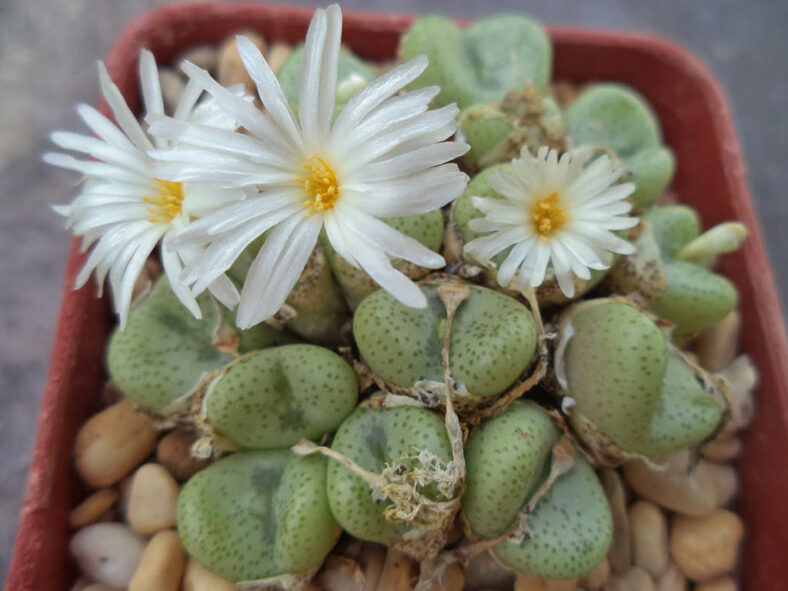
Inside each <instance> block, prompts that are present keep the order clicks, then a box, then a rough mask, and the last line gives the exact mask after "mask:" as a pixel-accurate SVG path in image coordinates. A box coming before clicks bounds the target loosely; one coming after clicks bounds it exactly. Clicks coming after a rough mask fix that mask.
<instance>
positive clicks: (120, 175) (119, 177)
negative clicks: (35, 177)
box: [42, 152, 144, 183]
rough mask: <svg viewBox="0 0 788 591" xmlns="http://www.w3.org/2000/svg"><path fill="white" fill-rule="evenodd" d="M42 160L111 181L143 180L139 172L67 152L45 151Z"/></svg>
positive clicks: (132, 181)
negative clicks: (78, 156) (75, 156)
mask: <svg viewBox="0 0 788 591" xmlns="http://www.w3.org/2000/svg"><path fill="white" fill-rule="evenodd" d="M42 158H43V160H44V162H46V163H47V164H51V165H53V166H60V167H61V168H70V169H71V170H76V171H77V172H81V173H82V174H84V175H87V176H94V177H103V178H105V179H111V180H113V181H121V182H123V181H127V182H130V183H134V182H144V181H141V176H142V175H140V173H138V172H135V171H132V170H129V169H128V168H122V167H119V166H115V165H114V164H106V163H104V162H96V161H91V160H79V159H77V158H74V157H73V156H70V155H68V154H60V153H57V152H47V153H46V154H44V155H43V156H42Z"/></svg>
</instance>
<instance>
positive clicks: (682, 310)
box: [652, 261, 739, 335]
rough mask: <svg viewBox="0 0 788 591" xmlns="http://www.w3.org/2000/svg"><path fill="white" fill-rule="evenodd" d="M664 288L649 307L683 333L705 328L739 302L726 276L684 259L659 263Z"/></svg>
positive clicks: (723, 316) (724, 315)
mask: <svg viewBox="0 0 788 591" xmlns="http://www.w3.org/2000/svg"><path fill="white" fill-rule="evenodd" d="M662 270H663V272H664V273H665V278H666V279H667V288H666V289H665V292H664V293H663V294H662V296H660V298H659V299H658V300H657V301H656V302H654V304H653V305H652V308H653V310H654V312H656V313H657V314H658V315H659V316H661V317H662V318H665V319H667V320H670V321H671V322H673V323H674V324H675V325H676V328H675V334H676V335H685V334H689V333H693V332H695V331H698V330H702V329H704V328H708V327H710V326H712V325H714V324H716V323H717V322H719V321H720V320H722V319H723V318H725V317H726V316H727V315H728V314H729V313H730V312H731V311H733V309H734V308H736V305H737V304H738V303H739V292H738V291H737V290H736V287H735V286H734V285H733V283H731V282H730V281H729V280H728V279H726V278H725V277H723V276H722V275H718V274H716V273H712V272H711V271H709V270H707V269H706V268H705V267H702V266H701V265H698V264H696V263H689V262H686V261H671V262H669V263H665V264H664V265H663V266H662Z"/></svg>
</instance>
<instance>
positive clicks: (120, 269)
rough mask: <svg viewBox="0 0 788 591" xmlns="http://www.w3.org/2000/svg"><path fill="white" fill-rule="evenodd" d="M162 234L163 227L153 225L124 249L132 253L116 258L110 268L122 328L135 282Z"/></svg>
mask: <svg viewBox="0 0 788 591" xmlns="http://www.w3.org/2000/svg"><path fill="white" fill-rule="evenodd" d="M161 235H162V232H161V228H157V227H155V226H151V227H150V228H149V229H148V230H146V231H145V232H144V233H143V234H142V236H140V238H139V239H138V241H137V242H136V244H132V245H130V246H129V247H128V249H127V250H126V249H124V255H125V254H126V253H130V255H129V256H128V257H126V256H123V257H122V258H121V259H120V260H116V261H115V264H114V265H113V268H112V269H111V270H110V284H111V285H112V293H113V297H114V300H115V310H116V312H117V313H118V315H119V316H120V327H121V330H122V329H123V327H125V325H126V319H127V318H128V315H129V308H130V307H131V296H132V293H133V292H134V284H135V283H136V282H137V278H138V277H139V276H140V272H141V271H142V267H143V266H144V265H145V261H146V260H147V259H148V256H150V253H151V251H152V250H153V249H154V247H155V246H156V243H157V242H158V241H159V238H161Z"/></svg>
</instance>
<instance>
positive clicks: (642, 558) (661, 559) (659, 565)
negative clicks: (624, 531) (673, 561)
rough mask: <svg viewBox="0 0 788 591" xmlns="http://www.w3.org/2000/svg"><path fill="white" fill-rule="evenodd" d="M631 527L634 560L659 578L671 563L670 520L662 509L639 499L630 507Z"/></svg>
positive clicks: (654, 576)
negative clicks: (669, 545) (669, 546)
mask: <svg viewBox="0 0 788 591" xmlns="http://www.w3.org/2000/svg"><path fill="white" fill-rule="evenodd" d="M628 513H629V528H630V532H631V536H632V562H633V563H634V564H636V565H638V566H642V567H643V568H644V569H646V571H647V572H648V574H650V575H651V576H652V577H653V578H654V579H657V578H658V577H659V576H660V575H661V574H662V573H664V572H665V571H666V570H667V569H668V566H669V565H670V553H669V549H668V520H667V518H666V517H665V513H663V511H662V509H660V508H659V507H657V506H656V505H655V504H654V503H650V502H648V501H637V502H635V503H633V504H632V505H630V507H629V511H628Z"/></svg>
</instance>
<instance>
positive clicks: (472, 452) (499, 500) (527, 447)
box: [462, 402, 560, 538]
mask: <svg viewBox="0 0 788 591" xmlns="http://www.w3.org/2000/svg"><path fill="white" fill-rule="evenodd" d="M559 436H560V431H559V429H558V427H556V426H555V425H554V424H553V422H552V420H551V419H550V417H549V416H548V415H547V413H546V412H544V411H543V410H542V409H541V408H539V407H538V406H537V405H536V404H534V403H533V402H515V403H514V404H512V406H510V407H509V408H508V409H507V411H506V412H505V413H503V414H501V415H498V416H497V417H493V418H490V419H487V420H485V421H484V422H482V423H481V424H480V425H479V426H478V427H476V428H475V429H473V431H472V432H471V436H470V438H469V439H468V443H467V444H466V446H465V462H466V466H467V476H466V479H465V494H464V495H463V497H462V510H463V513H464V514H465V517H466V518H467V519H468V523H469V524H470V526H471V528H472V529H473V531H474V532H475V533H477V534H479V535H482V536H485V537H487V538H494V537H496V536H500V535H501V534H503V533H504V532H505V531H506V529H507V528H509V527H510V526H511V525H512V524H513V523H514V520H515V519H516V517H517V515H518V514H519V512H520V511H521V510H522V508H523V506H524V505H525V503H526V501H527V500H528V499H529V498H530V497H531V495H532V494H533V493H534V491H535V489H536V488H537V487H538V485H539V483H540V482H541V481H542V480H543V479H544V476H545V470H546V469H548V468H549V465H550V458H551V450H552V448H553V446H554V445H555V444H556V442H557V441H558V438H559Z"/></svg>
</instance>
